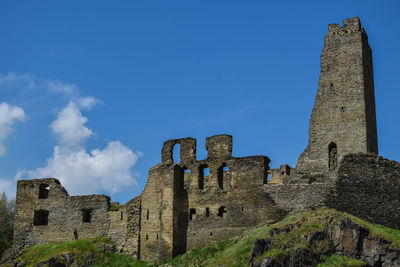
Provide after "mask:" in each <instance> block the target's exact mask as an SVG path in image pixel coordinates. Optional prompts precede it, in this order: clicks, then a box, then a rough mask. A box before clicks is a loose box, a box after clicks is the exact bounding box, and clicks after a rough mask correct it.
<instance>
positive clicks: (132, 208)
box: [122, 196, 142, 258]
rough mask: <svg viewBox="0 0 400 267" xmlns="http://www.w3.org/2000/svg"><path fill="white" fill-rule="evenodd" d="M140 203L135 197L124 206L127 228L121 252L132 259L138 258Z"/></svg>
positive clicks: (139, 197)
mask: <svg viewBox="0 0 400 267" xmlns="http://www.w3.org/2000/svg"><path fill="white" fill-rule="evenodd" d="M141 202H142V198H141V196H137V197H135V198H134V199H132V200H130V201H129V202H128V203H126V205H125V214H126V215H125V216H126V220H127V228H126V236H125V242H124V244H123V246H122V251H123V252H124V253H125V254H128V255H130V256H132V257H134V258H139V257H140V219H141Z"/></svg>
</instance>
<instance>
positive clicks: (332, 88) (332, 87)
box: [331, 83, 335, 91]
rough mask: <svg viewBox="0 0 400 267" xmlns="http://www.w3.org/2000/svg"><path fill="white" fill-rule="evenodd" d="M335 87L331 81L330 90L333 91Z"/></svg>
mask: <svg viewBox="0 0 400 267" xmlns="http://www.w3.org/2000/svg"><path fill="white" fill-rule="evenodd" d="M334 90H335V87H334V86H333V83H331V91H334Z"/></svg>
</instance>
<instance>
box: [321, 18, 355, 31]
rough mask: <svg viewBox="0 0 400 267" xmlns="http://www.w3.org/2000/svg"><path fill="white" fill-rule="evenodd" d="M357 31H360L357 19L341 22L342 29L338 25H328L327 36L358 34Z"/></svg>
mask: <svg viewBox="0 0 400 267" xmlns="http://www.w3.org/2000/svg"><path fill="white" fill-rule="evenodd" d="M359 31H361V21H360V19H359V18H358V17H354V18H349V19H345V20H343V26H342V27H340V25H339V24H329V25H328V35H332V34H344V33H351V32H359Z"/></svg>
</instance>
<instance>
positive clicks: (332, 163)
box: [328, 143, 337, 170]
mask: <svg viewBox="0 0 400 267" xmlns="http://www.w3.org/2000/svg"><path fill="white" fill-rule="evenodd" d="M328 148H329V170H334V169H336V166H337V146H336V144H335V143H330V144H329V147H328Z"/></svg>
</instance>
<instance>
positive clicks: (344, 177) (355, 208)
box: [327, 154, 400, 229]
mask: <svg viewBox="0 0 400 267" xmlns="http://www.w3.org/2000/svg"><path fill="white" fill-rule="evenodd" d="M327 205H328V206H330V207H332V208H334V209H337V210H339V211H344V212H348V213H350V214H353V215H355V216H358V217H360V218H362V219H365V220H367V221H370V222H374V223H378V224H383V225H385V226H388V227H392V228H397V229H400V163H399V162H396V161H392V160H388V159H384V158H382V157H379V156H375V155H371V154H350V155H346V156H345V157H344V159H343V161H342V162H341V165H340V169H339V173H338V179H337V182H336V184H335V191H334V194H332V195H330V196H329V201H328V203H327Z"/></svg>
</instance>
